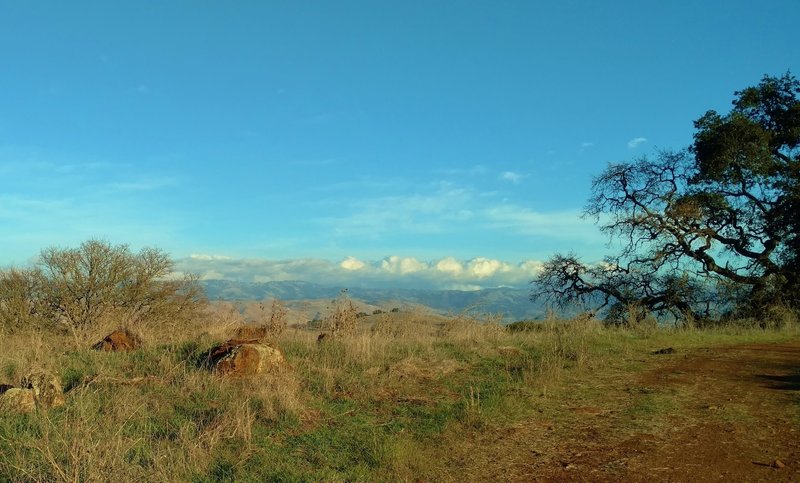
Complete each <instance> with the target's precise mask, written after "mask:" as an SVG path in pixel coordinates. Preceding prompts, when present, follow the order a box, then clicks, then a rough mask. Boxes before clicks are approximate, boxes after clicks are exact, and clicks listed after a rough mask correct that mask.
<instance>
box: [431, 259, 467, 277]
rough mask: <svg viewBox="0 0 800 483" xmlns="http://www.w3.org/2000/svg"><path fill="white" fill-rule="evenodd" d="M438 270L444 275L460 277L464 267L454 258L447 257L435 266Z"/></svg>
mask: <svg viewBox="0 0 800 483" xmlns="http://www.w3.org/2000/svg"><path fill="white" fill-rule="evenodd" d="M434 266H435V268H436V270H438V271H440V272H444V273H449V274H450V275H453V276H458V275H460V274H461V273H462V272H463V271H464V265H462V264H461V262H459V261H458V260H456V259H455V258H453V257H446V258H443V259H441V260H439V261H438V262H437V263H436V265H434Z"/></svg>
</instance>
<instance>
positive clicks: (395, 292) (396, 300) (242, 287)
mask: <svg viewBox="0 0 800 483" xmlns="http://www.w3.org/2000/svg"><path fill="white" fill-rule="evenodd" d="M202 284H203V286H204V287H205V289H206V294H207V295H208V298H209V299H210V300H230V301H246V300H264V299H272V298H277V299H281V300H285V301H292V300H315V299H333V298H336V297H337V296H338V295H339V294H340V292H341V289H340V288H339V287H331V286H326V285H320V284H316V283H311V282H302V281H286V282H265V283H252V282H235V281H231V280H204V281H203V282H202ZM348 294H349V295H350V297H351V298H353V299H356V300H360V301H362V302H365V303H367V304H370V305H375V306H378V307H385V310H391V309H392V308H394V307H399V306H402V305H403V304H419V305H424V306H427V307H430V308H432V309H434V310H436V311H438V312H442V313H460V312H464V311H469V312H478V313H491V314H502V316H503V318H504V319H505V320H507V321H508V320H524V319H536V318H541V317H542V316H543V315H544V313H545V307H544V305H543V304H541V303H538V302H531V300H530V291H529V290H527V289H518V288H487V289H483V290H475V291H462V290H424V289H403V288H396V289H375V288H361V287H353V288H349V289H348Z"/></svg>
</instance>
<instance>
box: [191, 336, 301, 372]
mask: <svg viewBox="0 0 800 483" xmlns="http://www.w3.org/2000/svg"><path fill="white" fill-rule="evenodd" d="M207 360H208V365H209V367H211V368H212V369H213V370H214V371H216V372H217V373H218V374H222V375H233V376H248V375H254V374H259V373H261V372H263V371H265V370H269V369H272V368H275V367H278V366H280V365H282V364H283V363H284V361H285V359H284V357H283V353H281V351H280V350H279V349H277V348H275V347H272V346H271V345H269V344H266V343H264V342H262V341H260V340H258V339H231V340H229V341H227V342H225V343H223V344H220V345H218V346H216V347H214V348H212V349H211V350H210V351H209V352H208V358H207Z"/></svg>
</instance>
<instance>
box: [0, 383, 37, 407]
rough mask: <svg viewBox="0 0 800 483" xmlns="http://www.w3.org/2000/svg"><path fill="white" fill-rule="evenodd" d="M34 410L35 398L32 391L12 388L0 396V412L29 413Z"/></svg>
mask: <svg viewBox="0 0 800 483" xmlns="http://www.w3.org/2000/svg"><path fill="white" fill-rule="evenodd" d="M35 409H36V396H35V394H34V392H33V389H22V388H19V387H12V388H10V389H8V390H6V392H4V393H3V394H2V395H0V412H3V413H30V412H33V411H34V410H35Z"/></svg>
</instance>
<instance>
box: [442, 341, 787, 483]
mask: <svg viewBox="0 0 800 483" xmlns="http://www.w3.org/2000/svg"><path fill="white" fill-rule="evenodd" d="M634 362H635V363H636V364H638V365H637V369H635V370H630V369H628V370H625V369H624V368H619V369H615V370H606V369H597V370H596V371H595V374H592V371H588V373H587V374H585V375H583V376H581V377H576V378H575V380H573V381H569V382H568V384H567V386H568V387H571V388H572V390H569V391H565V393H564V394H559V396H558V399H557V400H556V399H555V397H554V398H552V399H544V398H543V400H542V401H541V407H540V408H539V409H538V412H539V414H540V417H537V418H534V419H532V420H530V421H527V422H525V423H524V424H518V425H513V426H507V427H497V428H494V427H493V428H483V429H482V430H476V431H475V433H474V434H473V435H472V436H473V437H471V438H470V441H469V443H468V444H467V445H465V447H464V448H463V450H462V451H458V452H457V453H456V454H453V455H451V456H450V458H451V459H452V460H453V464H454V466H457V467H460V468H461V469H462V470H463V472H464V474H465V475H467V476H468V478H469V479H472V480H478V481H489V480H493V481H497V480H504V481H798V480H800V341H794V342H789V343H779V344H750V345H736V346H725V347H712V348H705V349H698V350H683V349H680V350H678V351H676V352H675V353H670V354H662V355H657V356H654V355H651V354H646V355H642V356H641V357H639V358H638V360H636V361H634ZM442 477H443V479H448V476H447V475H442Z"/></svg>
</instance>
